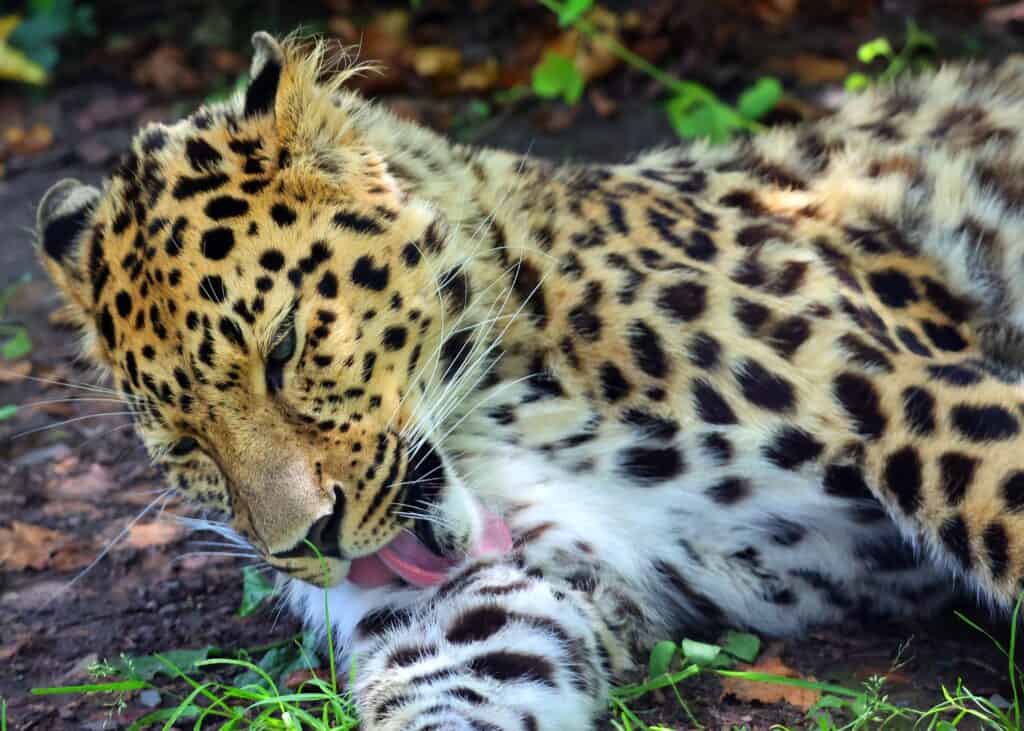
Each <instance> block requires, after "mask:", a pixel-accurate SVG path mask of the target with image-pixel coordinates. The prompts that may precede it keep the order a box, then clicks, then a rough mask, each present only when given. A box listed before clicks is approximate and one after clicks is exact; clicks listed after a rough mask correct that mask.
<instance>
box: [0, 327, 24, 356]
mask: <svg viewBox="0 0 1024 731" xmlns="http://www.w3.org/2000/svg"><path fill="white" fill-rule="evenodd" d="M31 352H32V341H31V340H30V339H29V337H28V331H27V330H26V329H25V328H23V327H19V328H18V331H17V332H16V333H14V337H12V338H10V339H9V340H8V341H7V342H5V343H4V344H3V347H0V353H2V354H3V356H4V358H6V359H7V360H17V359H18V358H23V357H25V356H26V355H28V354H29V353H31Z"/></svg>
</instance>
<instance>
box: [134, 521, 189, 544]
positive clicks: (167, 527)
mask: <svg viewBox="0 0 1024 731" xmlns="http://www.w3.org/2000/svg"><path fill="white" fill-rule="evenodd" d="M183 532H184V529H183V528H182V527H181V526H180V525H177V524H175V523H171V522H168V521H160V520H158V521H154V522H152V523H136V524H135V525H133V526H132V527H131V529H130V530H129V531H128V537H127V538H126V539H125V541H124V544H123V545H124V547H125V548H151V547H152V546H164V545H167V544H168V543H171V542H173V541H175V540H177V539H178V538H179V537H180V536H181V534H182V533H183Z"/></svg>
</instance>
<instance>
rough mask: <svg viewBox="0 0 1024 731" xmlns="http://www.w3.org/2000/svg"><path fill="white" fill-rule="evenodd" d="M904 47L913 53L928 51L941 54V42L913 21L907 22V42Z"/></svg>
mask: <svg viewBox="0 0 1024 731" xmlns="http://www.w3.org/2000/svg"><path fill="white" fill-rule="evenodd" d="M904 45H905V46H906V47H907V49H909V50H911V51H919V50H928V51H931V52H933V53H938V52H939V41H938V39H936V38H935V36H933V35H932V34H931V33H929V32H928V31H926V30H923V29H922V28H921V26H919V25H918V24H917V23H915V22H914V21H912V20H908V21H907V31H906V41H904Z"/></svg>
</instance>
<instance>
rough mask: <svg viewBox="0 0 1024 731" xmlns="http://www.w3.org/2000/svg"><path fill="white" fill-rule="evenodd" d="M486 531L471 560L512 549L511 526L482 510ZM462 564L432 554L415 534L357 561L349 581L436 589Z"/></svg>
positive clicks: (366, 585)
mask: <svg viewBox="0 0 1024 731" xmlns="http://www.w3.org/2000/svg"><path fill="white" fill-rule="evenodd" d="M480 512H481V517H482V518H483V521H484V530H483V533H482V535H481V536H480V539H479V540H478V541H477V544H476V545H475V546H473V548H472V549H471V550H470V551H469V552H468V553H467V554H466V556H467V557H468V558H480V557H483V556H489V555H495V554H503V553H507V552H508V551H509V550H510V549H511V548H512V537H511V535H510V534H509V530H508V526H507V525H505V521H503V520H502V519H501V518H500V517H498V516H497V515H495V514H494V513H491V512H490V511H488V510H484V509H483V508H481V511H480ZM459 563H460V561H454V560H451V559H448V558H444V557H442V556H438V555H437V554H436V553H434V552H432V551H431V550H430V549H428V548H427V547H426V546H424V545H423V544H422V543H420V541H419V539H417V538H416V537H415V536H414V535H412V534H411V533H407V532H403V533H401V534H399V536H398V537H397V538H395V539H394V540H393V541H391V543H389V544H388V545H386V546H384V548H382V549H380V550H379V551H377V553H375V554H373V555H370V556H364V557H363V558H357V559H356V560H354V561H353V562H352V566H351V567H350V568H349V574H348V579H349V581H351V582H352V583H354V584H356V585H357V586H362V587H365V588H371V587H375V586H383V585H384V584H388V583H390V582H391V581H393V580H394V579H395V577H396V576H398V577H400V578H402V579H404V580H405V581H406V582H408V583H409V584H412V585H413V586H417V587H420V588H425V587H430V586H436V585H437V584H440V583H441V582H442V581H444V580H445V578H446V577H447V575H448V572H449V571H450V570H451V569H452V568H453V567H454V566H456V565H458V564H459Z"/></svg>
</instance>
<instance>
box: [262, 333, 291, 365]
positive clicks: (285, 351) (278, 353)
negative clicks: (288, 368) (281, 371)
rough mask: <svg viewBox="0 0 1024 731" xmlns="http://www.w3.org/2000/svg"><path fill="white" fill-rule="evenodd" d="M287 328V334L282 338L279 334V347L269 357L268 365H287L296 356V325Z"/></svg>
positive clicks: (276, 346) (275, 347)
mask: <svg viewBox="0 0 1024 731" xmlns="http://www.w3.org/2000/svg"><path fill="white" fill-rule="evenodd" d="M285 327H287V328H288V330H287V332H285V333H284V335H283V336H282V335H281V334H280V333H278V338H277V345H275V346H274V349H273V350H271V351H270V353H269V354H268V355H267V362H268V363H279V364H282V365H283V364H285V363H287V362H288V360H289V359H291V357H292V356H293V355H295V325H294V324H291V323H289V324H287V325H285Z"/></svg>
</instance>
